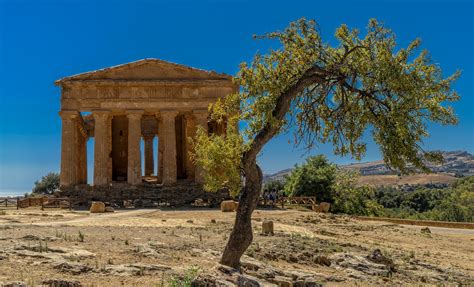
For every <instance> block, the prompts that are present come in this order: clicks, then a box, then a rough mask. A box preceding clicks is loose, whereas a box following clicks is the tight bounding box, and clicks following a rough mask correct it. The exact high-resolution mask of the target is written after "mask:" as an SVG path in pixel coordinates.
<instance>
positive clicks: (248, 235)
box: [220, 159, 263, 269]
mask: <svg viewBox="0 0 474 287" xmlns="http://www.w3.org/2000/svg"><path fill="white" fill-rule="evenodd" d="M244 170H245V174H246V175H247V176H246V177H245V187H244V188H243V191H242V193H241V196H240V200H239V206H238V208H237V214H236V216H235V222H234V228H233V229H232V233H231V234H230V237H229V241H228V242H227V245H226V247H225V250H224V253H223V255H222V258H221V261H220V263H221V264H224V265H227V266H230V267H234V268H236V269H239V267H240V257H241V256H242V255H243V254H244V252H245V250H247V248H248V247H249V245H250V244H251V243H252V240H253V232H252V221H251V219H252V218H251V217H252V212H253V211H254V209H255V207H256V206H257V202H258V198H259V195H260V190H261V189H262V176H263V175H262V171H261V169H260V167H258V165H257V164H256V159H254V160H253V161H252V162H250V163H248V164H247V165H246V166H245V167H244Z"/></svg>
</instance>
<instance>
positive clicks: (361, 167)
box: [263, 151, 474, 184]
mask: <svg viewBox="0 0 474 287" xmlns="http://www.w3.org/2000/svg"><path fill="white" fill-rule="evenodd" d="M442 154H443V157H444V162H443V163H442V164H440V165H433V164H428V167H429V168H430V169H431V170H432V171H433V172H434V173H436V174H440V175H430V176H429V177H428V176H427V175H421V174H420V175H414V176H405V177H403V180H399V179H397V177H396V176H392V177H393V178H392V177H390V176H388V175H396V172H395V171H394V170H391V169H390V168H389V167H388V166H387V165H385V163H384V162H383V160H377V161H371V162H363V163H353V164H348V165H341V166H340V167H341V168H343V169H355V170H358V171H359V172H360V173H361V175H363V176H364V177H363V178H365V176H370V177H367V178H365V180H366V181H367V182H369V183H371V184H374V182H378V181H382V182H384V181H385V180H388V181H389V182H390V183H388V184H405V183H407V184H414V183H415V182H416V183H420V184H424V183H430V182H442V183H450V182H452V180H453V179H454V176H452V175H464V176H469V175H474V155H472V154H470V153H469V152H467V151H443V152H442ZM291 171H292V168H289V169H284V170H281V171H279V172H277V173H274V174H270V175H264V178H263V182H264V183H265V182H270V181H278V180H283V179H284V176H285V175H288V174H290V173H291ZM449 174H451V175H449ZM382 175H384V177H380V178H379V177H378V176H382ZM363 180H364V179H363ZM412 182H413V183H412ZM386 184H387V183H386Z"/></svg>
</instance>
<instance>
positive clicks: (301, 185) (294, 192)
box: [285, 155, 337, 202]
mask: <svg viewBox="0 0 474 287" xmlns="http://www.w3.org/2000/svg"><path fill="white" fill-rule="evenodd" d="M336 173H337V166H336V165H335V164H333V163H330V162H329V161H328V160H327V158H326V157H325V156H324V155H318V156H311V157H308V158H307V159H306V162H305V163H304V164H302V165H300V166H298V165H297V166H295V168H294V169H293V170H292V171H291V173H290V174H289V176H288V177H287V178H286V183H285V193H286V194H287V195H288V196H316V198H317V200H318V201H320V202H321V201H325V202H332V199H331V190H332V188H333V185H334V183H335V180H336Z"/></svg>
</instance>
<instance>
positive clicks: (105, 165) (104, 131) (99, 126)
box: [92, 110, 111, 186]
mask: <svg viewBox="0 0 474 287" xmlns="http://www.w3.org/2000/svg"><path fill="white" fill-rule="evenodd" d="M92 115H93V117H94V122H95V123H94V137H95V142H94V185H96V186H100V185H106V184H107V183H108V181H109V174H108V173H109V158H110V149H111V145H110V140H109V136H110V131H109V130H108V129H110V124H109V121H110V112H109V111H106V110H95V111H93V112H92Z"/></svg>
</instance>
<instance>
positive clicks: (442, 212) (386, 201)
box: [376, 176, 474, 222]
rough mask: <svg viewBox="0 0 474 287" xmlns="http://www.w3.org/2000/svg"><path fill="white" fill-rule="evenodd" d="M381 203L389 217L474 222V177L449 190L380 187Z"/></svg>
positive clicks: (461, 180) (464, 179) (456, 183)
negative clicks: (402, 189)
mask: <svg viewBox="0 0 474 287" xmlns="http://www.w3.org/2000/svg"><path fill="white" fill-rule="evenodd" d="M376 197H377V200H378V202H379V203H380V204H381V205H382V206H384V207H385V210H384V215H385V216H389V217H400V218H411V219H425V220H440V221H459V222H463V221H465V222H472V221H473V220H474V176H471V177H466V178H462V179H459V180H457V181H456V182H455V183H454V184H453V185H452V186H451V187H449V188H446V189H437V188H418V189H416V190H415V191H401V190H396V189H393V188H390V189H387V188H379V189H378V190H377V192H376Z"/></svg>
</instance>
